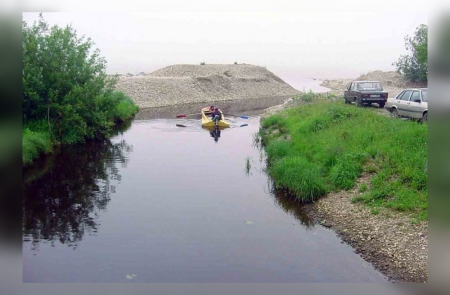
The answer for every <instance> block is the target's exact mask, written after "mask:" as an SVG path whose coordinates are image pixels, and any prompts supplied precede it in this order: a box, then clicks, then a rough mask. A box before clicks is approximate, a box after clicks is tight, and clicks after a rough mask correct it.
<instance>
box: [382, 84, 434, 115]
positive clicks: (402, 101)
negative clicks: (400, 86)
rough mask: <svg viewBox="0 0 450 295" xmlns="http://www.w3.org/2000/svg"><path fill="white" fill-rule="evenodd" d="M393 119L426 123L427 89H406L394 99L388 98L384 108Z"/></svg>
mask: <svg viewBox="0 0 450 295" xmlns="http://www.w3.org/2000/svg"><path fill="white" fill-rule="evenodd" d="M384 108H385V109H387V110H388V111H389V112H390V113H391V116H392V117H394V118H398V117H406V118H412V119H419V120H422V122H424V123H426V122H428V88H408V89H404V90H403V91H401V92H400V93H399V94H397V95H396V96H395V97H394V98H388V100H387V102H386V104H385V106H384Z"/></svg>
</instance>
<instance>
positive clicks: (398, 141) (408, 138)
mask: <svg viewBox="0 0 450 295" xmlns="http://www.w3.org/2000/svg"><path fill="white" fill-rule="evenodd" d="M261 125H262V129H261V131H260V136H261V142H262V143H263V145H264V148H265V150H266V153H267V157H268V171H269V174H270V175H271V176H272V178H273V179H274V181H275V184H276V186H278V187H283V188H285V189H287V190H288V191H290V192H292V193H294V194H295V195H296V196H297V197H298V198H300V199H301V200H302V201H313V200H316V199H317V198H319V197H322V196H324V195H325V194H326V193H327V192H328V191H339V190H348V189H351V188H353V187H355V185H356V180H357V179H358V177H360V176H361V175H362V174H363V173H370V174H371V183H370V185H367V186H364V187H361V188H360V191H361V192H362V193H364V195H363V196H361V197H357V198H355V199H354V200H352V201H353V202H362V203H364V204H366V205H367V206H371V207H373V208H379V207H380V206H382V207H385V208H390V209H392V210H396V211H402V212H409V213H411V214H412V215H413V218H415V219H417V220H419V221H420V220H425V219H427V218H428V213H427V212H428V202H427V192H428V186H427V181H428V177H427V171H426V163H427V152H428V145H427V134H428V127H427V125H426V124H420V123H417V122H413V121H402V120H392V119H391V118H389V117H385V116H380V115H379V114H377V113H376V112H374V111H373V110H371V109H367V108H355V107H354V106H351V105H345V104H344V103H342V102H330V101H329V100H320V101H315V102H313V103H309V104H303V105H301V106H299V107H295V108H291V109H287V110H285V111H283V112H282V113H278V114H276V115H273V116H270V117H268V118H266V119H264V120H263V122H262V124H261ZM277 130H278V131H277ZM282 135H289V138H290V140H285V138H286V136H282ZM374 210H375V211H376V209H374ZM375 211H374V212H375Z"/></svg>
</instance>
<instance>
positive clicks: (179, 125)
mask: <svg viewBox="0 0 450 295" xmlns="http://www.w3.org/2000/svg"><path fill="white" fill-rule="evenodd" d="M176 126H177V127H186V126H184V125H181V124H177V125H176Z"/></svg>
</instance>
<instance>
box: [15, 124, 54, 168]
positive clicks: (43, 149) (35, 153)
mask: <svg viewBox="0 0 450 295" xmlns="http://www.w3.org/2000/svg"><path fill="white" fill-rule="evenodd" d="M52 151H53V145H52V141H51V138H50V134H49V133H48V132H46V131H31V130H30V129H29V128H25V129H23V131H22V163H23V165H28V164H30V163H31V162H33V160H35V159H36V158H38V157H39V156H40V155H41V154H47V153H50V152H52Z"/></svg>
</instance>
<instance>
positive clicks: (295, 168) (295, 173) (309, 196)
mask: <svg viewBox="0 0 450 295" xmlns="http://www.w3.org/2000/svg"><path fill="white" fill-rule="evenodd" d="M269 173H270V175H271V176H272V178H273V179H274V181H275V185H276V186H277V187H283V188H286V189H287V190H288V191H289V192H290V193H292V194H294V195H295V196H296V198H298V199H300V200H301V201H302V202H312V201H314V200H316V199H318V198H319V197H320V196H323V195H324V194H326V193H327V188H326V184H325V182H324V179H323V178H322V177H321V172H320V167H319V166H317V165H315V164H313V163H311V162H309V161H308V160H307V159H306V158H304V157H301V156H287V157H284V158H282V159H281V160H279V161H277V162H276V163H275V164H274V165H273V166H272V167H271V168H270V170H269Z"/></svg>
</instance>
